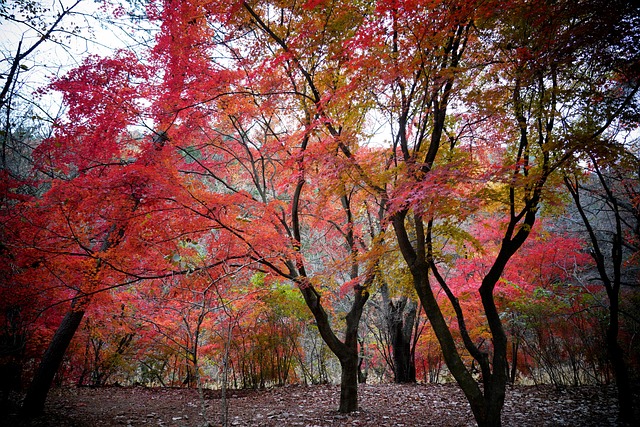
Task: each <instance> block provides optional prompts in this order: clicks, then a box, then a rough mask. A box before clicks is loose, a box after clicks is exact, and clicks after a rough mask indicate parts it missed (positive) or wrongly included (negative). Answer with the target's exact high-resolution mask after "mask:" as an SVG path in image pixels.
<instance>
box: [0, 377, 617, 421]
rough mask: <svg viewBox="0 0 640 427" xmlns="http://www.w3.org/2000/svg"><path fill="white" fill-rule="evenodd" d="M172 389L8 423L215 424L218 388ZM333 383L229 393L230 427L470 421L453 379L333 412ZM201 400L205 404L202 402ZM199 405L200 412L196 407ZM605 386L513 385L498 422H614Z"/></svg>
mask: <svg viewBox="0 0 640 427" xmlns="http://www.w3.org/2000/svg"><path fill="white" fill-rule="evenodd" d="M202 396H203V398H201V395H200V393H199V392H198V390H195V389H178V388H144V387H104V388H89V387H82V388H59V389H54V390H52V392H51V394H50V396H49V399H48V401H47V405H46V409H45V414H44V415H43V416H41V417H38V418H35V419H33V420H31V421H30V422H25V421H18V420H17V419H15V418H13V417H12V416H9V418H8V419H5V421H8V425H9V426H20V427H26V426H54V425H55V426H63V427H72V426H73V427H90V426H167V427H174V426H175V427H180V426H184V427H196V426H198V427H199V426H203V425H211V426H217V425H220V413H221V412H220V411H221V399H220V392H219V391H214V390H203V393H202ZM338 398H339V388H338V386H332V385H315V386H302V385H299V386H298V385H295V386H285V387H277V388H272V389H267V390H229V391H228V403H229V418H228V422H229V425H231V426H305V427H314V426H340V427H342V426H378V427H382V426H397V427H401V426H406V427H409V426H443V427H449V426H474V425H475V422H474V421H473V417H472V415H471V410H470V409H469V404H468V403H467V401H466V399H465V398H464V396H463V394H462V392H461V391H460V389H459V388H458V387H457V386H456V385H454V384H428V385H398V384H375V385H371V384H363V385H360V410H358V411H356V412H354V413H351V414H340V413H338V412H337V410H336V408H337V407H338ZM203 405H204V406H203ZM203 408H204V412H203ZM616 408H617V398H616V395H615V388H614V387H611V386H582V387H570V388H556V387H554V386H547V385H543V386H513V387H509V388H508V389H507V398H506V403H505V407H504V410H503V413H502V421H503V425H504V426H587V427H588V426H594V427H595V426H616V425H618V423H617V409H616Z"/></svg>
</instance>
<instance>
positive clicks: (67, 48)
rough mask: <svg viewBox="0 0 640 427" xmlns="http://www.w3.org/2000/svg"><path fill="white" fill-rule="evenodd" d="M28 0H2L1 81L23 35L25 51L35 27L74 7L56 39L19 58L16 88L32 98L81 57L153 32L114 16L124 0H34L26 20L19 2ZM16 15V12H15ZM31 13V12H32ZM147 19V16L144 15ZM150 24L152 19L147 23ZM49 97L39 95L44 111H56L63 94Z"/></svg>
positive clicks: (0, 82)
mask: <svg viewBox="0 0 640 427" xmlns="http://www.w3.org/2000/svg"><path fill="white" fill-rule="evenodd" d="M26 1H27V0H1V2H0V77H1V80H0V87H2V86H3V83H4V79H5V76H6V74H7V73H8V72H9V69H10V67H11V61H12V59H13V58H14V57H15V54H16V51H17V48H18V45H19V43H20V40H22V47H21V52H25V50H27V49H28V48H30V47H31V46H33V44H34V43H36V42H37V41H38V39H39V38H40V37H41V34H42V33H41V32H38V31H37V30H36V29H34V26H39V27H40V28H42V29H48V28H50V26H51V25H52V23H53V22H55V20H56V17H57V15H58V14H59V13H61V11H62V10H63V9H69V8H71V10H72V13H70V14H68V15H67V16H66V17H64V19H63V20H62V21H61V23H60V24H61V25H60V26H59V30H58V31H56V32H55V33H53V38H52V40H47V41H45V42H43V43H41V44H40V45H39V46H38V48H37V49H36V50H34V51H33V52H32V53H31V54H30V55H29V56H28V57H26V58H25V59H24V60H23V61H21V68H20V70H19V72H20V75H19V79H18V80H19V86H18V87H17V93H18V94H19V95H20V96H22V97H23V98H24V99H25V100H26V101H27V103H28V101H31V100H35V95H34V92H35V91H36V90H37V89H38V88H40V87H43V86H46V85H47V84H48V83H49V81H50V79H51V78H53V77H56V76H58V77H59V76H62V75H64V74H65V73H66V72H68V71H69V70H71V69H72V68H74V67H76V66H78V65H79V64H81V63H82V60H83V59H84V58H85V57H86V56H88V55H99V56H109V55H110V54H111V53H112V52H113V51H114V50H115V49H118V48H131V49H134V50H135V48H136V43H140V40H142V39H144V38H149V37H151V35H150V34H151V33H150V32H149V31H145V29H144V28H143V27H141V26H132V25H131V24H130V21H129V19H128V17H127V16H126V15H125V16H123V17H122V18H114V17H113V14H112V13H111V12H110V11H111V10H113V8H114V7H116V6H117V5H118V4H119V3H123V4H125V5H128V4H129V3H127V2H126V0H109V5H108V8H107V9H105V5H104V3H103V1H102V0H98V1H95V0H31V1H32V2H33V3H34V4H36V5H37V7H38V8H39V9H38V12H37V13H36V14H35V15H36V16H37V18H36V19H33V20H31V21H27V20H26V19H25V18H26V16H27V15H25V14H24V13H20V5H22V4H25V2H26ZM12 15H13V18H11V16H12ZM32 15H33V14H32ZM143 22H145V21H143ZM145 25H146V26H147V29H150V28H151V24H149V23H146V24H145ZM47 96H48V99H39V100H38V102H37V104H38V106H39V107H42V108H43V110H42V111H41V113H42V115H43V116H45V115H49V116H51V117H55V116H56V115H57V114H59V111H60V98H59V97H58V96H56V95H55V94H48V95H47Z"/></svg>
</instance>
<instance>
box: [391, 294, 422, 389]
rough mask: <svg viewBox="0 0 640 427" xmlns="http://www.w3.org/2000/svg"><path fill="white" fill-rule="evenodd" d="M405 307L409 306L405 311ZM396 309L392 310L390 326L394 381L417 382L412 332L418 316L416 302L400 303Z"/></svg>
mask: <svg viewBox="0 0 640 427" xmlns="http://www.w3.org/2000/svg"><path fill="white" fill-rule="evenodd" d="M405 307H409V309H408V311H407V313H406V314H405V313H404V311H405V310H404V309H405ZM395 308H396V310H394V311H391V312H390V316H389V317H390V318H389V327H390V329H391V337H392V340H391V346H392V347H393V363H394V368H395V372H394V381H395V382H396V383H415V382H416V364H415V358H414V353H413V352H412V351H411V344H412V341H411V334H412V331H413V323H414V321H415V317H416V307H415V305H414V304H412V303H409V305H408V306H407V305H406V304H398V305H396V306H395Z"/></svg>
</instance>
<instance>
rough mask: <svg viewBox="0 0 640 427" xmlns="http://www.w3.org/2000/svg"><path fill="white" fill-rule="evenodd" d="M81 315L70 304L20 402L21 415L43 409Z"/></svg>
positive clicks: (35, 413)
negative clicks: (22, 401) (69, 308)
mask: <svg viewBox="0 0 640 427" xmlns="http://www.w3.org/2000/svg"><path fill="white" fill-rule="evenodd" d="M83 316H84V310H74V309H73V305H72V306H71V310H70V311H69V312H68V313H67V314H66V315H65V316H64V319H63V320H62V323H60V326H58V329H57V330H56V333H55V334H54V336H53V339H52V340H51V343H50V344H49V347H48V348H47V351H46V352H45V353H44V356H42V360H41V361H40V366H39V367H38V370H37V371H36V374H35V376H34V377H33V381H31V385H30V386H29V390H28V391H27V395H26V397H25V399H24V403H23V404H22V415H23V416H27V417H31V416H35V415H39V414H41V413H42V412H43V411H44V403H45V401H46V400H47V394H48V393H49V389H50V388H51V384H52V383H53V378H54V377H55V375H56V372H58V369H59V368H60V364H61V363H62V359H63V358H64V354H65V353H66V351H67V348H68V347H69V344H70V343H71V339H72V338H73V336H74V335H75V333H76V331H77V330H78V327H79V326H80V322H81V321H82V317H83Z"/></svg>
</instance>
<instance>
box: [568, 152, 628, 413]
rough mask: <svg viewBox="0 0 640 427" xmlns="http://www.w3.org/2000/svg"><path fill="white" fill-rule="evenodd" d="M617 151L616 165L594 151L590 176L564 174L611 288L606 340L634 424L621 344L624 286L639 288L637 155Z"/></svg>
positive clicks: (622, 409) (622, 405) (623, 407)
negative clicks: (636, 286)
mask: <svg viewBox="0 0 640 427" xmlns="http://www.w3.org/2000/svg"><path fill="white" fill-rule="evenodd" d="M618 152H619V153H620V158H618V157H617V156H616V155H615V154H614V156H615V160H613V161H612V162H611V163H610V162H609V160H608V159H607V158H606V157H600V156H598V155H596V154H591V155H590V156H589V157H590V160H591V170H592V173H591V174H586V177H585V178H586V179H584V178H583V179H581V177H580V176H579V175H577V174H576V175H575V176H574V177H570V176H565V184H566V186H567V189H568V190H569V192H570V193H571V196H572V198H573V201H574V203H575V206H576V209H577V210H578V214H579V216H580V218H581V220H582V222H583V224H584V227H585V229H586V231H587V233H588V236H589V241H590V246H591V256H592V257H593V261H594V262H595V266H596V270H597V276H596V277H597V278H598V279H599V281H600V282H601V283H602V285H603V286H604V289H605V290H606V296H607V300H608V326H607V330H606V344H607V350H608V353H609V359H610V361H611V366H612V368H613V373H614V376H615V380H616V385H617V388H618V402H619V416H620V420H622V421H624V422H626V423H628V424H629V425H632V424H633V422H634V420H635V417H636V415H635V410H634V394H633V390H632V388H631V381H632V379H631V376H630V373H629V369H628V366H627V362H626V360H625V354H624V351H623V346H621V338H620V328H621V326H620V324H621V319H620V317H621V313H622V309H621V307H620V299H621V297H623V298H624V297H625V293H626V292H624V288H623V285H624V286H626V287H630V289H629V291H630V292H636V289H635V287H634V278H635V277H636V276H637V274H638V272H637V257H638V250H639V246H638V237H639V234H638V230H639V228H638V227H639V224H640V215H639V210H638V204H637V200H638V186H637V185H636V184H637V178H638V177H637V171H638V158H637V157H636V156H634V155H633V154H632V153H631V152H629V151H626V149H625V147H620V150H616V151H613V150H612V151H610V153H611V154H613V153H618ZM625 157H626V158H625ZM589 178H590V179H589ZM582 181H586V182H584V183H583V182H582ZM634 270H636V271H634ZM631 321H634V320H631ZM635 321H637V319H636V320H635Z"/></svg>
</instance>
